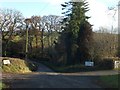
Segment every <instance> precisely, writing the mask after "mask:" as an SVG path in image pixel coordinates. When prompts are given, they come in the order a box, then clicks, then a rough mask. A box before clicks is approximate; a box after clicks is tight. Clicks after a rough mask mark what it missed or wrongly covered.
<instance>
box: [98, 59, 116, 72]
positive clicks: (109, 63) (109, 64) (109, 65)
mask: <svg viewBox="0 0 120 90" xmlns="http://www.w3.org/2000/svg"><path fill="white" fill-rule="evenodd" d="M97 63H98V64H97V67H98V68H100V69H108V70H109V69H114V61H113V59H107V58H106V59H103V60H99V61H98V62H97Z"/></svg>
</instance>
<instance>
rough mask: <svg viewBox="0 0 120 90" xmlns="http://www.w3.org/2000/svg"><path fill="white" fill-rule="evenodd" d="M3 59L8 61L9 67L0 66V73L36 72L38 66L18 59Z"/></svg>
mask: <svg viewBox="0 0 120 90" xmlns="http://www.w3.org/2000/svg"><path fill="white" fill-rule="evenodd" d="M3 59H9V60H10V62H11V64H10V65H2V72H8V73H26V72H32V71H35V70H37V67H38V64H37V63H33V62H30V61H25V60H23V59H19V58H9V57H5V58H3Z"/></svg>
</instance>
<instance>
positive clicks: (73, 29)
mask: <svg viewBox="0 0 120 90" xmlns="http://www.w3.org/2000/svg"><path fill="white" fill-rule="evenodd" d="M62 6H63V10H66V9H67V11H65V12H63V14H65V18H64V19H63V22H62V23H63V25H64V31H65V32H66V40H67V42H69V44H68V43H66V52H67V63H68V64H72V63H73V62H74V61H73V59H72V58H73V57H72V47H73V45H74V44H77V46H79V47H80V44H78V42H77V41H78V39H82V38H80V36H79V35H80V34H79V33H80V31H81V25H82V26H84V24H83V23H86V22H87V19H89V18H90V17H88V16H86V15H85V13H86V12H87V11H89V9H88V3H87V2H86V1H85V0H82V1H81V2H65V3H64V4H62ZM83 32H84V30H83ZM81 35H82V34H81ZM86 36H87V35H86ZM66 40H65V42H66ZM84 45H86V44H85V43H84ZM80 58H81V57H80Z"/></svg>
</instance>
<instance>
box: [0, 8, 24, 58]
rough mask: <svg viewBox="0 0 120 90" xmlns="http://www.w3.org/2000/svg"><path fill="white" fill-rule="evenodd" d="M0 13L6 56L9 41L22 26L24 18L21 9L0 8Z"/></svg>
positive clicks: (0, 25) (0, 27)
mask: <svg viewBox="0 0 120 90" xmlns="http://www.w3.org/2000/svg"><path fill="white" fill-rule="evenodd" d="M0 14H1V15H0V30H1V32H2V40H3V41H4V42H5V45H4V55H5V56H6V49H7V46H8V44H9V41H10V40H11V37H12V35H13V33H14V32H15V31H16V30H18V29H20V27H21V26H22V24H23V19H24V18H23V16H22V14H21V13H20V12H19V11H17V10H12V9H0Z"/></svg>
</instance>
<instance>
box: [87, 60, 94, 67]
mask: <svg viewBox="0 0 120 90" xmlns="http://www.w3.org/2000/svg"><path fill="white" fill-rule="evenodd" d="M85 66H91V67H92V66H94V62H91V61H85Z"/></svg>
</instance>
